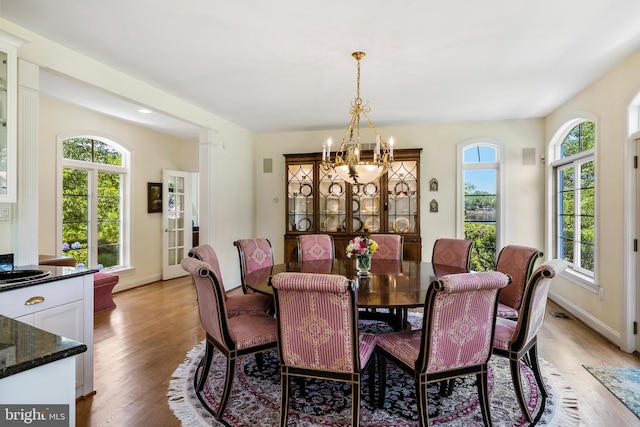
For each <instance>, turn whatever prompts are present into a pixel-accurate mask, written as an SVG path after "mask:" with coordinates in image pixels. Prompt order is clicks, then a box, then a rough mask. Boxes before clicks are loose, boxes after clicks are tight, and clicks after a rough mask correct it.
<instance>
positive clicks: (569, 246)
mask: <svg viewBox="0 0 640 427" xmlns="http://www.w3.org/2000/svg"><path fill="white" fill-rule="evenodd" d="M558 258H560V259H564V260H565V261H568V262H570V263H573V240H566V239H562V238H561V239H560V253H559V255H558Z"/></svg>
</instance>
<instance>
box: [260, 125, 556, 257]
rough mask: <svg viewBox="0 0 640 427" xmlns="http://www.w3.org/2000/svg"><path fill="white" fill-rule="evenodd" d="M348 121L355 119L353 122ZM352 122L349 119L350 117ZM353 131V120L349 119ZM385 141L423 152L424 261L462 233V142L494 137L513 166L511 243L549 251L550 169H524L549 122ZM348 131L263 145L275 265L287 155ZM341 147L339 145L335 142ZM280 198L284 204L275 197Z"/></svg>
mask: <svg viewBox="0 0 640 427" xmlns="http://www.w3.org/2000/svg"><path fill="white" fill-rule="evenodd" d="M347 119H348V118H347ZM345 120H346V119H345ZM345 126H346V121H345ZM378 131H379V132H380V133H381V134H382V135H383V136H385V137H389V136H393V138H394V140H395V141H396V144H395V147H396V148H398V149H400V148H422V156H421V165H420V188H421V189H422V194H421V206H420V211H421V218H420V226H421V233H422V259H431V249H432V247H433V243H434V242H435V240H436V239H438V238H439V237H444V236H450V237H452V236H455V233H456V209H457V208H458V207H457V202H456V186H457V185H462V184H461V183H459V182H457V175H456V174H457V169H456V153H457V151H456V150H457V145H458V144H459V143H461V142H464V141H467V140H471V139H477V138H487V139H491V140H494V141H496V140H497V141H502V142H503V143H504V144H505V146H506V149H507V153H506V156H505V162H504V167H505V168H506V181H507V182H506V194H505V195H504V197H505V202H506V209H507V213H508V215H507V218H506V221H507V224H506V225H507V226H506V227H505V230H506V231H505V233H506V236H505V240H504V242H505V244H507V243H511V244H522V245H531V246H535V247H538V248H543V247H544V240H543V239H544V222H543V219H544V210H543V207H544V192H543V189H544V164H542V163H540V162H539V161H536V164H535V165H533V166H523V165H522V149H523V148H535V149H536V152H537V153H538V154H540V153H543V152H544V122H543V120H541V119H533V120H512V121H509V120H507V121H497V122H478V123H455V124H438V125H423V126H403V127H392V128H378ZM343 133H344V130H333V131H314V132H292V133H274V134H262V135H258V136H257V139H256V141H257V143H256V169H258V173H257V176H256V181H255V185H256V206H257V207H258V210H259V211H258V213H257V215H256V222H257V228H256V235H258V236H260V237H267V238H269V240H271V243H272V245H273V247H274V256H275V259H276V262H279V261H280V262H282V261H283V259H284V234H285V212H284V209H285V208H284V203H285V197H286V195H285V162H284V157H283V154H288V153H305V152H318V151H321V149H322V142H323V141H325V140H326V139H327V138H328V137H329V136H331V137H332V138H333V140H334V141H340V139H341V137H342V134H343ZM335 145H337V142H336V143H335ZM264 158H272V159H273V173H271V174H265V173H262V159H264ZM432 178H436V179H438V181H439V185H440V186H439V191H438V192H437V193H430V192H429V191H428V188H429V181H430V180H431V179H432ZM275 197H277V198H278V203H274V202H273V199H274V198H275ZM432 198H435V199H436V200H438V202H439V212H438V213H430V212H429V206H428V203H429V201H430V200H431V199H432Z"/></svg>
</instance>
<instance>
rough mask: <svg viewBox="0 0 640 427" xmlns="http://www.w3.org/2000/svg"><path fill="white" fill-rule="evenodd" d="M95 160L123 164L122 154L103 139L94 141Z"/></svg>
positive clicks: (96, 161)
mask: <svg viewBox="0 0 640 427" xmlns="http://www.w3.org/2000/svg"><path fill="white" fill-rule="evenodd" d="M93 143H94V147H93V156H94V158H93V161H94V163H103V164H107V165H118V166H121V165H122V154H120V152H119V151H118V150H116V149H115V148H113V147H111V146H110V145H108V144H106V143H104V142H102V141H93Z"/></svg>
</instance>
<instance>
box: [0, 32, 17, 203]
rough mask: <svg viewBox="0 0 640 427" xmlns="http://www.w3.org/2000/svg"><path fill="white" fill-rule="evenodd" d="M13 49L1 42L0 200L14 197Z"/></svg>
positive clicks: (10, 200)
mask: <svg viewBox="0 0 640 427" xmlns="http://www.w3.org/2000/svg"><path fill="white" fill-rule="evenodd" d="M16 73H17V67H16V53H15V50H14V49H10V48H9V46H6V45H5V44H4V43H1V42H0V202H15V201H16V178H17V176H16V163H17V162H16V119H15V117H16V103H17V101H16V100H17V93H16V91H17V89H16V87H17V86H16V83H15V81H16Z"/></svg>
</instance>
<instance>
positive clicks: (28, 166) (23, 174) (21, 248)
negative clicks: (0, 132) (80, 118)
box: [13, 60, 55, 265]
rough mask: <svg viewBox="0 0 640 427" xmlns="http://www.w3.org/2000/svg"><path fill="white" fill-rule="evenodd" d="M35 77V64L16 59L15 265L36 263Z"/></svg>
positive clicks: (37, 72) (37, 70)
mask: <svg viewBox="0 0 640 427" xmlns="http://www.w3.org/2000/svg"><path fill="white" fill-rule="evenodd" d="M39 77H40V68H39V67H38V66H37V65H35V64H32V63H30V62H27V61H24V60H18V165H17V168H16V169H17V177H18V181H17V182H18V191H17V203H16V211H15V217H14V218H15V220H14V226H15V228H14V235H13V239H14V244H13V248H14V251H15V255H14V257H15V258H14V263H15V264H16V265H38V247H39V245H38V243H39V241H38V228H39V227H38V225H39V224H38V123H39V110H40V92H39V89H40V83H39ZM52 214H54V215H55V213H54V212H52ZM51 255H55V254H51Z"/></svg>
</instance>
